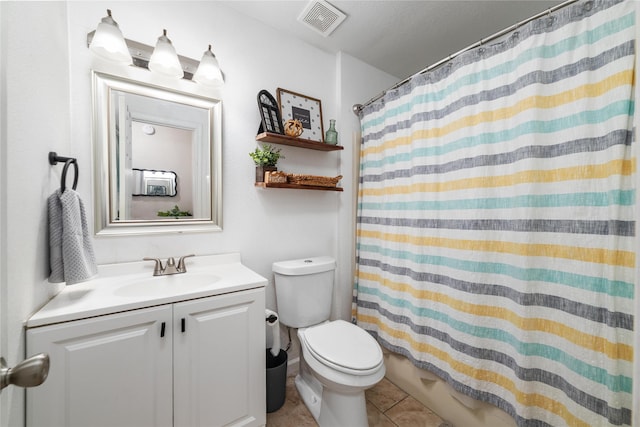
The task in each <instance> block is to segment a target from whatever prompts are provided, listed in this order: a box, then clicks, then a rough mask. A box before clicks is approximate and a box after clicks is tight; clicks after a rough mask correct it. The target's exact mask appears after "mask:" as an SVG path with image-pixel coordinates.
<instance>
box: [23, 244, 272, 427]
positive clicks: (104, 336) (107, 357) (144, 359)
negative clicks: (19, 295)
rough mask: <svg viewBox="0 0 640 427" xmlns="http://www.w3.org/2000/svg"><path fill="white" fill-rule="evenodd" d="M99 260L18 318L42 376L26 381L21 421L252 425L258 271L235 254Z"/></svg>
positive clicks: (257, 382)
mask: <svg viewBox="0 0 640 427" xmlns="http://www.w3.org/2000/svg"><path fill="white" fill-rule="evenodd" d="M153 267H154V266H153V263H151V262H134V263H126V264H113V265H106V266H100V267H99V278H96V279H94V280H90V281H88V282H84V283H79V284H76V285H73V286H67V287H66V288H65V289H64V290H63V291H62V292H60V294H58V295H57V296H56V297H55V298H53V299H52V300H51V301H50V302H49V303H48V304H47V305H45V306H44V307H43V308H42V309H41V310H40V311H38V312H37V313H36V314H35V315H33V316H32V317H31V318H30V319H29V320H28V322H27V325H26V326H27V333H26V335H27V353H28V354H34V353H40V352H43V353H48V354H49V357H50V360H51V368H50V371H49V377H48V378H47V380H46V381H45V382H44V383H43V384H42V385H41V386H40V387H36V388H30V389H28V390H27V426H29V427H33V426H68V427H73V426H77V427H88V426H105V427H116V426H131V427H133V426H135V427H143V426H190V427H195V426H227V425H243V426H260V425H264V424H265V423H266V415H265V327H264V314H265V296H264V295H265V294H264V286H265V285H266V284H267V280H266V279H265V278H263V277H262V276H260V275H258V274H256V273H255V272H253V271H251V270H250V269H248V268H247V267H245V266H244V265H242V264H241V262H240V255H239V254H225V255H211V256H198V257H194V258H189V259H188V260H187V272H186V273H183V274H176V275H172V276H158V277H153V275H152V274H153Z"/></svg>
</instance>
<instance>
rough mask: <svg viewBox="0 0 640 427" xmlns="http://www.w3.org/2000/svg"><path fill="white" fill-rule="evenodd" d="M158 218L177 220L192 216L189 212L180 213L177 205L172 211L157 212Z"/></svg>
mask: <svg viewBox="0 0 640 427" xmlns="http://www.w3.org/2000/svg"><path fill="white" fill-rule="evenodd" d="M158 216H172V217H175V218H176V219H178V217H181V216H193V215H192V214H191V212H189V211H181V210H180V208H179V207H178V205H175V206H174V207H173V209H171V210H168V211H158Z"/></svg>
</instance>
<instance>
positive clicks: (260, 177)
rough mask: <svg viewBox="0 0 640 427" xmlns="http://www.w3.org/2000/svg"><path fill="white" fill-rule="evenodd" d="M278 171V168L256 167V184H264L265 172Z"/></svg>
mask: <svg viewBox="0 0 640 427" xmlns="http://www.w3.org/2000/svg"><path fill="white" fill-rule="evenodd" d="M277 170H278V168H277V167H276V166H256V182H264V173H265V172H275V171H277Z"/></svg>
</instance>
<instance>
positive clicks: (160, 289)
mask: <svg viewBox="0 0 640 427" xmlns="http://www.w3.org/2000/svg"><path fill="white" fill-rule="evenodd" d="M218 280H220V278H219V277H218V276H215V275H213V274H210V273H197V272H186V273H182V274H172V275H168V276H151V277H145V278H142V279H135V280H131V281H129V282H125V284H123V285H121V286H120V287H119V288H118V289H116V290H115V292H114V293H115V294H116V295H119V296H123V297H140V296H149V297H154V296H158V295H166V294H174V293H176V292H180V293H185V292H189V291H195V290H198V289H199V288H204V287H205V286H208V285H211V284H212V283H215V282H217V281H218Z"/></svg>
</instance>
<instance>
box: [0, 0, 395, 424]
mask: <svg viewBox="0 0 640 427" xmlns="http://www.w3.org/2000/svg"><path fill="white" fill-rule="evenodd" d="M107 7H109V8H111V9H112V11H113V14H114V17H115V19H116V20H117V21H118V23H119V24H120V27H121V28H122V30H123V32H124V34H125V36H126V37H127V38H129V39H132V40H136V41H139V42H141V43H145V44H148V45H154V44H155V40H156V38H157V37H158V36H159V35H160V33H161V32H162V29H163V28H166V29H167V30H168V34H169V37H170V38H171V39H172V41H173V43H174V45H175V47H176V49H177V51H178V52H179V53H180V54H181V55H184V56H188V57H192V58H195V59H200V57H201V55H202V52H203V51H204V50H205V49H206V47H207V44H209V43H211V44H212V45H213V50H214V52H215V53H216V56H217V57H218V59H219V61H220V64H221V66H222V68H223V71H224V73H225V76H226V85H225V88H224V89H223V98H222V99H223V180H224V185H223V198H224V212H223V231H222V232H220V233H208V234H187V235H165V236H139V237H127V238H121V237H118V238H113V237H111V238H96V239H95V241H94V245H95V250H96V255H97V258H98V262H99V263H101V264H102V263H113V262H121V261H135V260H140V259H141V258H142V257H144V256H157V257H168V256H178V255H182V254H187V253H191V252H195V253H196V254H215V253H225V252H232V251H238V252H240V253H241V254H242V256H243V261H244V263H245V264H247V265H248V266H249V267H251V268H252V269H254V270H255V271H257V272H258V273H260V274H262V275H264V276H265V277H266V278H267V279H268V280H269V287H268V288H267V304H268V306H269V307H271V308H274V307H275V297H274V293H273V286H272V274H271V264H272V263H273V262H274V261H277V260H283V259H289V258H297V257H307V256H313V255H320V254H323V255H324V254H328V255H333V256H335V257H337V258H338V273H337V277H346V280H345V283H340V285H339V286H340V287H339V288H338V289H341V291H337V292H336V295H337V296H338V295H346V298H347V301H339V302H337V305H336V307H348V306H349V305H350V287H351V282H352V280H351V277H352V274H351V268H352V267H351V265H350V263H351V262H352V257H351V255H350V254H349V250H348V249H345V248H343V246H344V245H347V247H350V245H352V243H351V242H352V235H353V230H352V229H350V225H349V223H350V222H351V217H352V214H353V209H351V208H350V204H351V203H352V195H351V194H350V191H351V190H352V189H353V188H355V187H354V185H353V183H351V182H350V181H349V180H350V179H352V178H351V177H352V176H353V160H354V159H353V155H352V148H353V145H352V144H353V140H352V135H353V132H354V131H356V130H357V127H358V126H359V125H358V124H357V120H355V116H353V115H352V113H351V112H350V109H351V105H352V104H353V103H355V102H363V101H364V100H366V99H369V98H370V97H372V96H374V95H375V94H376V93H377V92H379V91H380V90H382V89H384V88H386V87H388V86H390V85H391V84H392V83H393V82H395V81H397V79H396V78H395V77H393V76H389V75H386V74H385V73H382V72H380V71H379V70H376V69H374V68H372V67H369V66H367V65H366V64H362V63H359V62H358V61H357V60H350V58H349V57H348V55H344V56H342V59H340V57H339V56H338V57H337V56H336V55H333V54H330V53H327V52H323V51H320V50H318V49H316V48H313V47H311V46H309V45H306V44H304V43H302V42H299V41H296V40H294V39H292V38H290V37H288V36H287V35H284V34H280V33H278V32H276V31H275V30H272V29H271V28H269V27H266V26H264V25H263V24H260V23H258V22H255V21H252V20H249V19H247V18H245V17H243V16H241V15H238V14H237V12H235V11H233V10H231V9H228V8H225V7H224V6H223V5H221V4H220V3H218V2H206V3H205V2H193V3H191V2H189V3H187V2H184V1H181V2H177V1H175V2H172V1H169V2H115V3H113V2H110V3H107V2H75V1H74V2H58V1H51V2H0V31H1V33H0V34H1V38H0V43H2V50H1V51H0V66H1V67H2V73H1V76H0V94H1V95H2V104H0V105H2V110H1V111H0V120H1V121H0V124H2V129H1V130H0V132H1V133H0V135H1V136H2V148H1V151H0V154H2V156H0V157H1V158H0V162H1V163H0V166H1V167H0V190H1V193H0V237H1V238H2V244H1V246H0V257H1V259H0V281H1V282H0V310H1V311H2V315H1V316H0V350H1V351H2V355H3V356H4V357H5V358H6V359H7V361H8V362H9V364H10V365H15V364H16V363H18V362H19V361H21V360H22V359H23V358H24V357H25V354H24V353H25V348H24V333H23V331H22V328H23V322H24V321H25V320H26V319H27V318H28V317H29V316H30V315H31V314H32V313H33V312H35V311H36V310H37V309H38V308H39V307H40V306H42V305H43V304H44V303H45V302H46V301H47V300H48V299H49V298H50V297H51V296H53V295H55V293H57V292H58V291H59V290H60V289H61V285H52V284H49V283H48V282H47V276H48V242H47V220H46V218H47V213H46V199H47V197H48V196H49V195H50V194H51V193H52V192H53V191H54V190H55V189H56V188H57V187H58V186H59V185H60V175H61V172H62V167H61V166H60V165H59V166H50V165H49V164H48V161H47V154H48V152H49V151H57V152H58V153H59V154H60V155H64V156H73V157H77V158H78V162H79V167H80V179H79V183H78V188H77V190H78V191H79V193H80V195H81V196H82V198H83V200H84V202H85V205H86V206H87V208H88V209H89V212H90V213H91V214H93V203H92V188H93V182H92V181H93V177H92V175H93V168H92V150H91V145H92V141H91V91H90V68H91V64H92V56H91V55H90V53H89V50H88V49H87V47H86V34H87V33H88V32H90V31H92V30H94V29H95V27H96V25H97V24H98V22H99V20H100V19H101V18H102V17H103V16H104V15H105V14H106V8H107ZM345 58H346V59H345ZM352 66H353V67H354V68H353V71H354V73H352V74H351V77H353V75H355V72H357V73H360V74H359V78H358V83H357V84H353V82H352V81H351V82H349V81H346V82H345V81H344V80H343V79H342V77H341V75H339V74H340V73H345V75H348V74H349V73H348V71H349V69H350V67H352ZM370 76H371V84H370V85H368V84H367V83H366V82H367V81H368V80H369V77H370ZM340 84H342V85H343V86H344V85H345V84H346V85H347V86H348V87H342V89H340V90H339V89H338V86H339V85H340ZM349 85H352V86H349ZM278 87H282V88H286V89H289V90H292V91H296V92H300V93H303V94H306V95H309V96H311V97H315V98H319V99H321V101H322V107H323V116H324V120H325V123H326V124H328V120H329V118H336V119H337V124H338V130H339V131H340V132H341V139H340V143H341V144H343V145H344V146H345V147H346V148H345V150H344V152H339V153H338V152H329V153H324V152H315V151H310V150H302V149H297V148H295V147H284V146H283V147H282V151H283V153H284V154H285V156H286V159H284V160H282V161H281V162H280V164H279V166H280V169H282V170H286V171H288V172H304V173H312V174H322V175H338V174H342V175H344V177H345V178H344V179H343V183H342V185H343V186H344V187H345V189H346V190H347V191H345V192H344V193H337V192H317V191H301V190H278V189H276V190H264V189H258V188H256V187H254V185H253V180H254V165H253V163H252V161H251V159H250V158H249V156H248V153H249V151H252V150H253V149H254V148H255V147H256V142H255V134H256V130H257V128H258V123H259V114H258V110H257V105H256V95H257V93H258V91H259V90H261V89H267V90H269V91H271V92H272V93H273V94H274V95H275V94H276V88H278ZM338 93H340V94H341V95H340V96H338ZM341 102H348V104H347V105H345V106H342V105H340V103H341ZM350 115H351V116H350ZM352 116H353V117H352ZM347 118H349V119H347ZM69 179H71V177H69ZM343 254H346V258H347V259H344V260H343V259H341V258H342V256H343ZM343 271H347V272H348V273H347V274H346V275H345V274H343V273H342V272H343ZM344 312H345V310H343V309H339V310H338V311H337V312H336V315H341V316H342V315H343V313H344ZM285 342H286V341H285ZM0 401H1V404H2V405H1V406H0V426H8V425H12V426H13V425H16V426H17V425H22V424H23V421H24V412H23V409H22V408H23V405H24V393H23V391H22V390H21V389H18V388H9V389H6V390H4V391H3V392H2V393H1V394H0Z"/></svg>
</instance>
